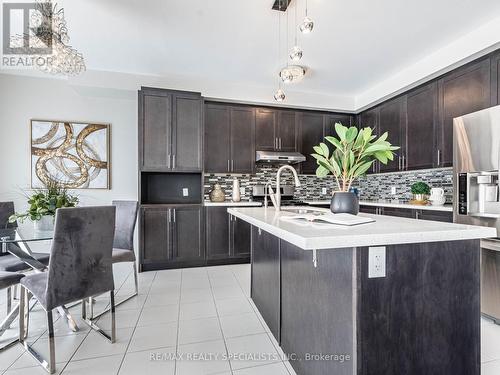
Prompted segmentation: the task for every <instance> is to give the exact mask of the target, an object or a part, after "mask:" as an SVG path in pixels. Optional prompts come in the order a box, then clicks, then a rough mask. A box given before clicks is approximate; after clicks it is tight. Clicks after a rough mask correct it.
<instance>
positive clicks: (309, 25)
mask: <svg viewBox="0 0 500 375" xmlns="http://www.w3.org/2000/svg"><path fill="white" fill-rule="evenodd" d="M313 28H314V22H313V20H312V19H310V18H309V17H307V16H306V17H305V18H304V21H302V23H301V24H300V26H299V29H300V32H301V33H302V34H309V33H310V32H311V31H312V30H313Z"/></svg>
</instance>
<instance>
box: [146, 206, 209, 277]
mask: <svg viewBox="0 0 500 375" xmlns="http://www.w3.org/2000/svg"><path fill="white" fill-rule="evenodd" d="M139 220H140V221H139V223H140V225H139V252H140V270H141V271H149V270H155V269H164V268H180V267H189V266H201V265H203V264H204V263H205V250H204V249H205V247H204V243H203V233H204V227H203V207H202V206H201V205H183V206H170V205H161V206H157V207H154V206H147V207H142V208H141V212H140V219H139Z"/></svg>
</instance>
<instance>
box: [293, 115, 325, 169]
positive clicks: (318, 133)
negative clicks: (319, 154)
mask: <svg viewBox="0 0 500 375" xmlns="http://www.w3.org/2000/svg"><path fill="white" fill-rule="evenodd" d="M299 123H300V143H299V144H300V151H301V153H302V154H303V155H304V156H305V157H306V161H304V162H302V163H300V168H301V173H302V174H314V173H316V169H317V168H318V165H317V164H316V159H314V158H313V157H312V156H311V154H312V153H313V152H314V150H313V147H314V146H316V145H318V144H319V143H320V142H323V115H321V114H317V113H312V112H304V113H301V114H300V115H299ZM327 144H328V143H327ZM332 147H333V146H332Z"/></svg>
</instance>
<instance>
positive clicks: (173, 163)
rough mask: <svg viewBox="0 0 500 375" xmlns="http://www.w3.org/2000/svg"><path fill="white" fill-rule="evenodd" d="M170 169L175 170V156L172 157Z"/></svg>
mask: <svg viewBox="0 0 500 375" xmlns="http://www.w3.org/2000/svg"><path fill="white" fill-rule="evenodd" d="M172 168H174V169H175V154H173V155H172Z"/></svg>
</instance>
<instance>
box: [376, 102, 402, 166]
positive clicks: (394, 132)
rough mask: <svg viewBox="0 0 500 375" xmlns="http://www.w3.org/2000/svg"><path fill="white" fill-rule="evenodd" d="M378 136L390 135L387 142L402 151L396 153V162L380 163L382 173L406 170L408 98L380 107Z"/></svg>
mask: <svg viewBox="0 0 500 375" xmlns="http://www.w3.org/2000/svg"><path fill="white" fill-rule="evenodd" d="M379 121H380V122H379V125H378V134H377V135H378V136H380V135H382V134H384V133H385V132H388V133H389V136H388V138H387V140H388V141H389V142H390V143H391V144H393V145H395V146H399V147H400V149H399V150H397V151H395V155H394V160H392V161H390V160H389V161H388V162H387V164H383V163H379V171H380V172H394V171H399V170H404V166H405V148H406V147H405V146H406V145H405V143H406V142H405V139H406V137H405V135H406V97H399V98H396V99H392V100H390V101H388V102H386V103H384V104H383V105H381V106H380V112H379Z"/></svg>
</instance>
